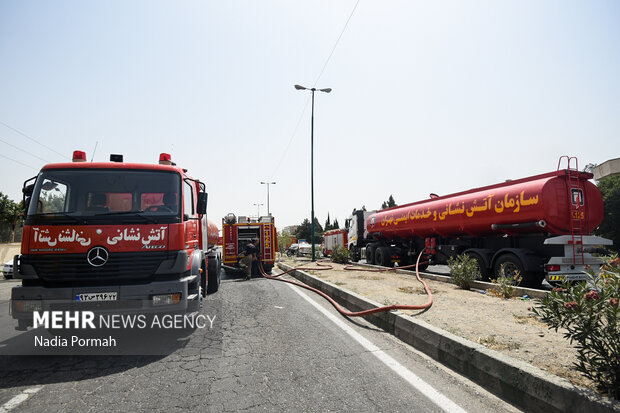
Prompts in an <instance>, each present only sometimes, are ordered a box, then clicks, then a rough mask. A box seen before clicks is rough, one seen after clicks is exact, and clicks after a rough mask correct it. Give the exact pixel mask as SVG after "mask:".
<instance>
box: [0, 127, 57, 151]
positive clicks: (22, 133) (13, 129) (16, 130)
mask: <svg viewBox="0 0 620 413" xmlns="http://www.w3.org/2000/svg"><path fill="white" fill-rule="evenodd" d="M0 125H4V126H6V127H7V128H9V129H11V130H12V131H14V132H17V133H19V134H20V135H22V136H23V137H25V138H28V139H30V140H31V141H33V142H35V143H37V144H39V145H41V146H43V147H44V148H46V149H48V150H50V151H52V152H54V153H56V154H58V155H60V156H62V157H63V158H64V159H67V158H68V157H67V156H66V155H63V154H62V153H60V152H58V151H56V150H55V149H52V148H50V147H49V146H47V145H45V144H43V143H41V142H39V141H38V140H36V139H35V138H33V137H30V136H28V135H26V134H25V133H24V132H22V131H20V130H18V129H15V128H14V127H12V126H10V125H7V124H6V123H4V122H2V121H0Z"/></svg>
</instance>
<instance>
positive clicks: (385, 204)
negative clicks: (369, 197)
mask: <svg viewBox="0 0 620 413" xmlns="http://www.w3.org/2000/svg"><path fill="white" fill-rule="evenodd" d="M395 206H397V205H396V202H395V201H394V197H393V196H392V194H390V197H389V198H388V200H387V201H384V202H383V203H382V204H381V209H386V208H392V207H395Z"/></svg>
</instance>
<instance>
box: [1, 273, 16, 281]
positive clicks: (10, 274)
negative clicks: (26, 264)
mask: <svg viewBox="0 0 620 413" xmlns="http://www.w3.org/2000/svg"><path fill="white" fill-rule="evenodd" d="M2 275H3V276H4V279H5V280H10V279H12V278H13V274H12V273H10V272H3V273H2Z"/></svg>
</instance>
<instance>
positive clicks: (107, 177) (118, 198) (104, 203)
mask: <svg viewBox="0 0 620 413" xmlns="http://www.w3.org/2000/svg"><path fill="white" fill-rule="evenodd" d="M180 190H181V176H180V175H179V174H177V173H174V172H168V171H142V170H120V169H116V170H109V169H105V170H103V169H50V170H44V171H42V172H41V173H40V174H39V176H38V177H37V181H36V184H35V187H34V191H33V194H32V198H31V200H30V205H29V207H28V217H27V221H30V223H51V222H58V223H61V222H63V223H64V222H66V221H70V222H72V223H75V222H76V221H78V220H80V221H84V222H91V221H95V222H102V221H105V222H110V223H115V222H117V221H118V222H127V221H128V220H129V221H134V222H143V221H145V222H158V223H172V222H180V220H181V215H180V211H181V197H180V196H179V193H180Z"/></svg>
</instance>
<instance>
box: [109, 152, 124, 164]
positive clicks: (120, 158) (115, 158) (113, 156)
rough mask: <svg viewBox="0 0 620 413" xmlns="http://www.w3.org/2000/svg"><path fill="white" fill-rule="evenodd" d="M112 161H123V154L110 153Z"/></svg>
mask: <svg viewBox="0 0 620 413" xmlns="http://www.w3.org/2000/svg"><path fill="white" fill-rule="evenodd" d="M110 162H123V155H118V154H113V153H112V154H110Z"/></svg>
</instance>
